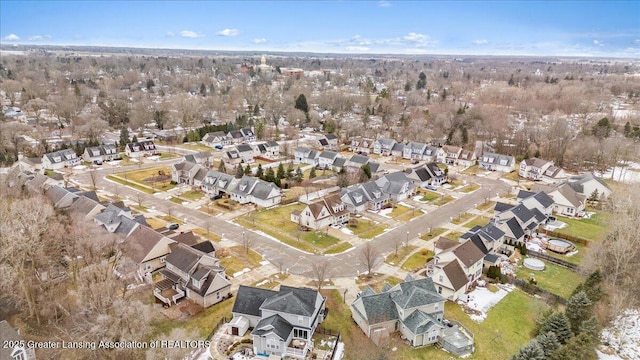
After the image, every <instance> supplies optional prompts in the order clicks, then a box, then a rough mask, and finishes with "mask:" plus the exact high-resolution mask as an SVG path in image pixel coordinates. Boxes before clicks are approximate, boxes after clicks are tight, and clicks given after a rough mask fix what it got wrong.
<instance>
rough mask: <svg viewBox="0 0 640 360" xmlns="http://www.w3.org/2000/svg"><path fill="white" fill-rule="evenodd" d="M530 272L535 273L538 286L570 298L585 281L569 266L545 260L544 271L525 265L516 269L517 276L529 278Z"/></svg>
mask: <svg viewBox="0 0 640 360" xmlns="http://www.w3.org/2000/svg"><path fill="white" fill-rule="evenodd" d="M530 274H533V275H534V277H535V279H536V281H537V282H538V287H540V288H542V289H545V290H547V291H549V292H552V293H554V294H556V295H559V296H562V297H564V298H568V297H569V296H570V295H571V292H572V291H573V289H575V287H576V286H578V284H580V283H581V282H583V281H584V279H585V278H584V276H583V275H581V274H579V273H577V272H573V271H571V270H569V269H567V268H564V267H561V266H558V265H555V264H552V263H549V262H545V269H544V270H543V271H533V270H530V269H527V268H525V267H524V266H523V267H519V268H518V271H516V277H517V278H519V279H525V280H528V279H529V276H530Z"/></svg>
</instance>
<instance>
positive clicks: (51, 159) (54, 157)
mask: <svg viewBox="0 0 640 360" xmlns="http://www.w3.org/2000/svg"><path fill="white" fill-rule="evenodd" d="M80 162H81V158H79V157H78V155H76V152H75V151H73V150H72V149H64V150H60V151H55V152H52V153H47V154H44V155H43V156H42V168H43V169H45V170H59V169H62V168H65V167H66V168H71V167H74V166H76V165H80Z"/></svg>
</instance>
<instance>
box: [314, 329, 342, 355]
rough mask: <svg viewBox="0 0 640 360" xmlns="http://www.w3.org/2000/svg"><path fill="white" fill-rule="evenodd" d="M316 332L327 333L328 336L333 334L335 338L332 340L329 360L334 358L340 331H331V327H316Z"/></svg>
mask: <svg viewBox="0 0 640 360" xmlns="http://www.w3.org/2000/svg"><path fill="white" fill-rule="evenodd" d="M316 331H317V332H318V333H320V334H322V335H329V336H335V337H336V340H335V341H334V342H333V347H332V348H331V358H330V360H335V357H336V354H337V353H336V348H337V347H338V343H339V342H340V337H341V335H340V331H333V330H331V329H325V328H322V327H321V328H318V329H317V330H316Z"/></svg>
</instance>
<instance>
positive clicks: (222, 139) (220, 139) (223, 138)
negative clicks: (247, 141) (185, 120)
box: [200, 131, 231, 149]
mask: <svg viewBox="0 0 640 360" xmlns="http://www.w3.org/2000/svg"><path fill="white" fill-rule="evenodd" d="M200 142H201V143H202V144H204V145H206V146H210V147H212V148H216V149H222V147H223V146H226V145H229V144H231V140H230V139H229V138H228V137H227V135H226V134H225V133H224V132H222V131H216V132H210V133H207V134H205V135H204V136H203V137H202V140H201V141H200Z"/></svg>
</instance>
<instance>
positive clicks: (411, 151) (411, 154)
mask: <svg viewBox="0 0 640 360" xmlns="http://www.w3.org/2000/svg"><path fill="white" fill-rule="evenodd" d="M426 150H427V144H424V143H420V142H408V143H407V144H406V145H405V146H404V149H403V152H402V158H403V159H410V160H420V161H421V160H425V158H424V154H425V151H426Z"/></svg>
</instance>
